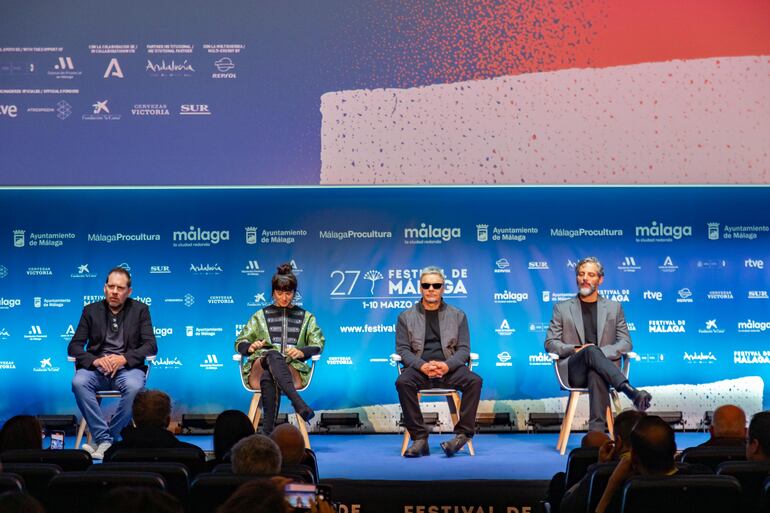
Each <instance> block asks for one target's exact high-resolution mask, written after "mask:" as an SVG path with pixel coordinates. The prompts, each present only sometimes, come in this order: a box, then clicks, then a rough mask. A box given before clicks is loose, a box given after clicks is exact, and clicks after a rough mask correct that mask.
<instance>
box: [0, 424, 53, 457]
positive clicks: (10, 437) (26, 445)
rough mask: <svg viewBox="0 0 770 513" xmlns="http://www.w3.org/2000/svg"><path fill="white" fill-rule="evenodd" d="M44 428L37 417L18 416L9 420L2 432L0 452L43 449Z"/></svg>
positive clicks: (0, 435) (0, 432) (0, 431)
mask: <svg viewBox="0 0 770 513" xmlns="http://www.w3.org/2000/svg"><path fill="white" fill-rule="evenodd" d="M42 432H43V428H42V427H41V426H40V422H39V421H38V420H37V417H33V416H32V415H16V416H14V417H11V418H10V419H8V420H7V421H6V422H5V424H3V429H2V430H0V452H2V451H9V450H11V449H41V448H42V447H43V437H42Z"/></svg>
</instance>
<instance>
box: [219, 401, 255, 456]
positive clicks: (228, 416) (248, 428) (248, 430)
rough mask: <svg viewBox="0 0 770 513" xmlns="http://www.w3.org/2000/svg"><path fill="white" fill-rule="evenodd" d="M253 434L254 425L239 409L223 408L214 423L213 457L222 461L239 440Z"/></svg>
mask: <svg viewBox="0 0 770 513" xmlns="http://www.w3.org/2000/svg"><path fill="white" fill-rule="evenodd" d="M253 434H254V426H253V425H252V423H251V421H250V420H249V418H248V417H247V416H246V414H245V413H243V412H242V411H240V410H225V411H223V412H222V413H220V414H219V415H218V416H217V421H216V423H215V424H214V457H215V458H216V459H217V461H222V459H223V458H224V456H225V455H226V454H227V453H228V452H230V449H232V448H233V445H235V444H236V443H237V442H238V441H239V440H242V439H243V438H246V437H247V436H251V435H253Z"/></svg>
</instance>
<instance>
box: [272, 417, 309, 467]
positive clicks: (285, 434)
mask: <svg viewBox="0 0 770 513" xmlns="http://www.w3.org/2000/svg"><path fill="white" fill-rule="evenodd" d="M270 438H271V439H272V440H273V442H275V443H276V445H277V446H278V448H279V449H280V450H281V459H282V461H283V464H284V465H296V464H298V463H300V462H302V458H303V457H304V456H305V439H304V438H302V433H301V432H300V431H299V429H297V428H296V427H294V426H292V425H291V424H288V423H286V424H281V425H280V426H278V427H277V428H275V429H274V430H273V432H272V433H270Z"/></svg>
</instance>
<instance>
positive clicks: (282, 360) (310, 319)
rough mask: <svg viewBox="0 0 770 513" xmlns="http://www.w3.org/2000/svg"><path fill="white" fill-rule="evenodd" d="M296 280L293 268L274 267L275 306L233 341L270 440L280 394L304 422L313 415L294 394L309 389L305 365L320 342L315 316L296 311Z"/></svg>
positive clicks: (262, 312) (320, 347)
mask: <svg viewBox="0 0 770 513" xmlns="http://www.w3.org/2000/svg"><path fill="white" fill-rule="evenodd" d="M296 292H297V277H296V276H294V273H293V272H292V268H291V264H288V263H286V264H283V265H281V266H279V267H278V272H276V273H275V275H274V276H273V280H272V297H273V304H272V305H269V306H266V307H265V308H262V309H261V310H258V311H257V312H256V313H255V314H254V315H252V316H251V318H250V319H249V322H248V323H247V324H246V326H245V327H244V328H243V330H241V333H240V334H239V335H238V338H237V339H236V340H235V349H236V351H238V352H239V353H240V354H241V355H243V358H242V360H241V362H242V364H241V372H242V378H243V381H244V383H248V385H249V387H250V388H252V389H254V390H257V389H259V390H261V391H262V419H263V420H262V431H263V432H264V433H265V434H270V432H272V430H273V427H274V426H275V419H276V417H277V416H278V408H279V406H280V402H281V392H283V393H284V394H286V396H287V397H288V398H289V400H290V401H291V404H292V406H294V409H295V410H296V411H297V413H299V414H300V416H302V418H303V419H305V421H309V420H310V419H311V418H313V416H314V415H315V412H313V409H312V408H311V407H310V406H308V405H307V403H305V401H303V400H302V398H301V397H300V396H299V394H298V393H297V389H298V388H302V387H304V386H305V385H307V382H308V380H309V379H310V366H309V365H308V364H306V363H305V361H307V360H309V359H310V358H311V357H312V356H313V355H316V354H320V353H321V351H322V350H323V347H324V336H323V333H321V328H319V327H318V325H317V324H316V320H315V316H314V315H313V314H311V313H310V312H308V311H307V310H304V309H303V308H300V307H299V306H297V305H294V304H293V303H292V302H293V300H294V294H295V293H296Z"/></svg>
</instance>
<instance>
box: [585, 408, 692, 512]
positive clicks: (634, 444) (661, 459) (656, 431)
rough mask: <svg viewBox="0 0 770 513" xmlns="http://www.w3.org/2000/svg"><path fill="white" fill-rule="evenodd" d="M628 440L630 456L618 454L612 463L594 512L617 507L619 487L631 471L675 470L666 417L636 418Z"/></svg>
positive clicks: (664, 473)
mask: <svg viewBox="0 0 770 513" xmlns="http://www.w3.org/2000/svg"><path fill="white" fill-rule="evenodd" d="M630 441H631V452H630V456H629V457H625V458H621V460H620V461H619V462H618V465H617V467H615V470H614V471H613V473H612V475H611V476H610V479H609V481H608V482H607V488H606V489H605V490H604V494H602V498H601V499H600V500H599V505H598V506H597V508H596V513H605V511H618V509H619V505H620V495H621V494H620V491H621V490H622V488H623V485H624V484H625V482H626V481H627V479H628V478H629V477H631V476H632V475H640V476H656V477H662V476H671V475H674V474H676V473H677V467H676V464H675V462H674V456H675V455H676V441H675V439H674V430H673V429H671V426H669V425H668V423H667V422H666V421H664V420H663V419H661V418H660V417H658V416H657V415H649V416H645V417H643V418H641V419H639V421H638V422H637V423H636V426H634V428H633V429H632V430H631V435H630Z"/></svg>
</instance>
